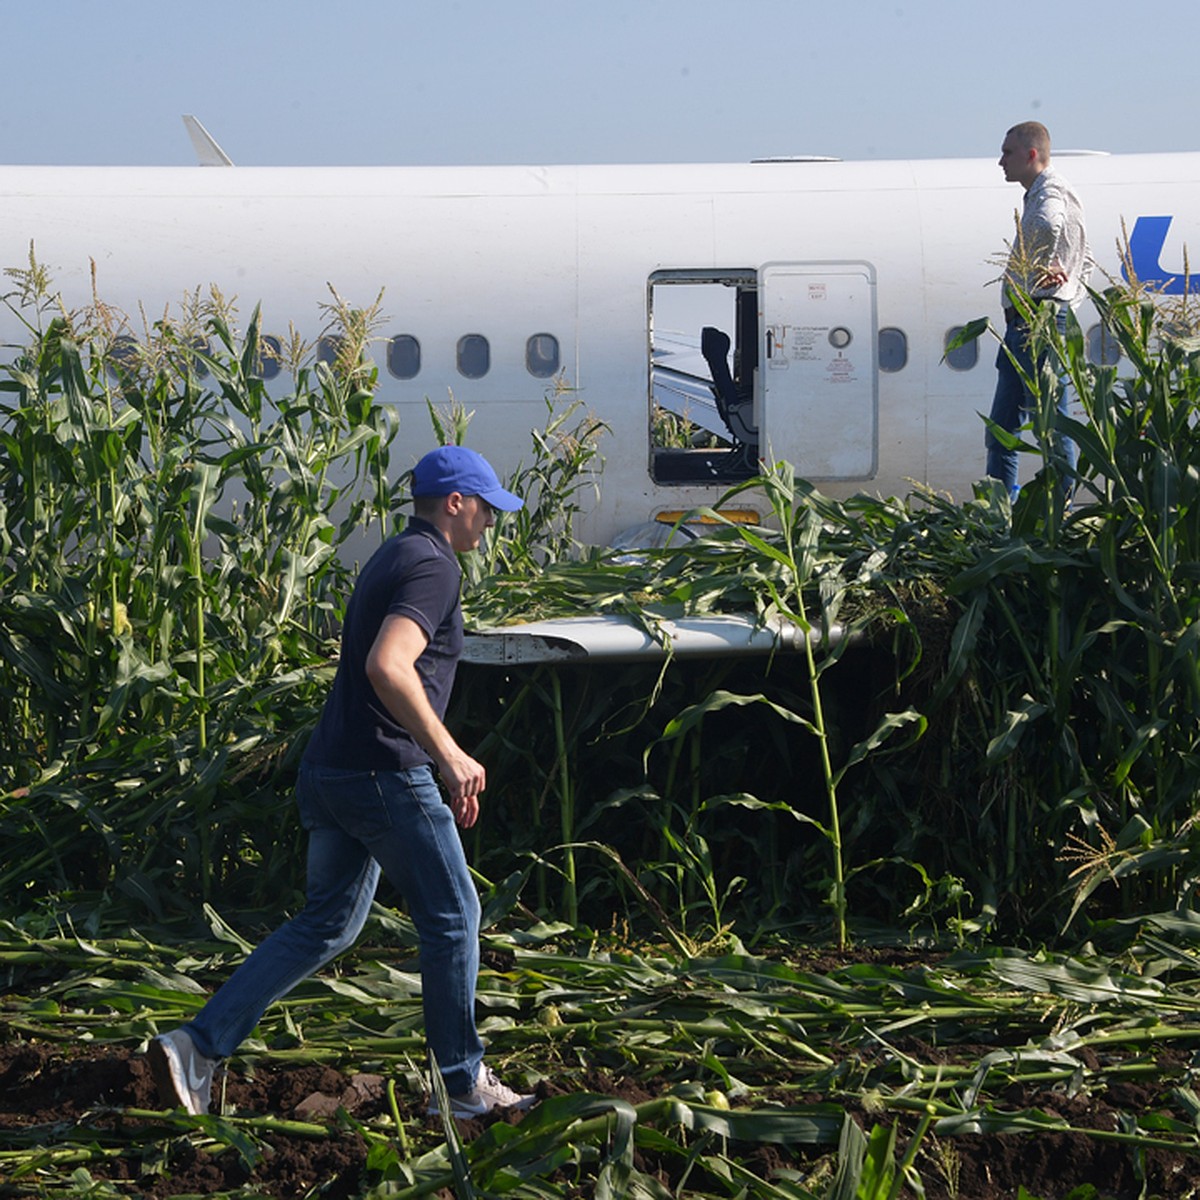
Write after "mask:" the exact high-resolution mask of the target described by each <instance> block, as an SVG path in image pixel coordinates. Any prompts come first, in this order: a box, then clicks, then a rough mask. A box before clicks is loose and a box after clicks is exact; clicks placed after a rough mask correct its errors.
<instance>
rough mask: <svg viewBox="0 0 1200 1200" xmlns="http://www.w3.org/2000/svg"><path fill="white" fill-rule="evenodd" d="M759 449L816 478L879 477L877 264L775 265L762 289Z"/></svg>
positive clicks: (768, 267) (764, 272) (766, 273)
mask: <svg viewBox="0 0 1200 1200" xmlns="http://www.w3.org/2000/svg"><path fill="white" fill-rule="evenodd" d="M758 321H759V349H760V367H761V370H760V378H761V380H762V386H761V388H760V390H759V393H758V394H759V412H758V428H759V453H760V455H761V456H762V457H763V458H766V459H768V460H769V461H787V462H790V463H792V465H793V466H794V467H795V468H796V473H797V474H798V475H800V476H802V477H804V478H806V479H812V480H820V479H870V478H872V477H873V476H874V475H875V473H876V471H877V469H878V465H879V405H878V372H877V371H876V364H875V332H876V331H875V270H874V268H873V267H872V266H871V265H870V263H861V262H845V263H768V264H767V265H766V266H764V267H763V268H762V270H761V272H760V277H759V287H758Z"/></svg>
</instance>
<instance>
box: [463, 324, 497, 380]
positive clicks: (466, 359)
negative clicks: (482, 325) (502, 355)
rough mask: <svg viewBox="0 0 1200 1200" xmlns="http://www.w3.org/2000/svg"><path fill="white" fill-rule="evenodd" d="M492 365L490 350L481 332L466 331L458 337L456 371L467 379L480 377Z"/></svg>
mask: <svg viewBox="0 0 1200 1200" xmlns="http://www.w3.org/2000/svg"><path fill="white" fill-rule="evenodd" d="M491 365H492V350H491V347H490V346H489V345H488V340H487V338H485V337H484V336H483V334H482V333H468V334H465V335H464V336H463V337H460V338H459V339H458V373H459V374H460V375H465V376H466V377H467V378H468V379H482V378H483V377H484V376H485V375H486V374H487V373H488V369H489V368H490V367H491Z"/></svg>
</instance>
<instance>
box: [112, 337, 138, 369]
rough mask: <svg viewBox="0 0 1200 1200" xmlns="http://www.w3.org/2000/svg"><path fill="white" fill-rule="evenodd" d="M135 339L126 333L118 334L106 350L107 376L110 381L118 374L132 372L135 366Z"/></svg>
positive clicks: (136, 344) (136, 348)
mask: <svg viewBox="0 0 1200 1200" xmlns="http://www.w3.org/2000/svg"><path fill="white" fill-rule="evenodd" d="M137 360H138V342H137V338H135V337H130V336H129V335H128V334H127V333H122V334H118V335H117V336H116V337H115V338H113V340H112V345H111V346H109V348H108V374H109V376H110V377H111V378H112V379H116V378H117V374H118V372H125V371H132V370H133V369H134V367H136V366H137Z"/></svg>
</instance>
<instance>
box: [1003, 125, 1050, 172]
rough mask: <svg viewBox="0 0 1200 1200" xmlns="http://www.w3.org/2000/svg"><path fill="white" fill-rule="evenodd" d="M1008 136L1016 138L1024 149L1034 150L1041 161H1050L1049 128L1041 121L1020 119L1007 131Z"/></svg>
mask: <svg viewBox="0 0 1200 1200" xmlns="http://www.w3.org/2000/svg"><path fill="white" fill-rule="evenodd" d="M1008 136H1009V137H1011V138H1016V140H1017V141H1018V142H1019V143H1020V144H1021V145H1022V146H1024V147H1025V149H1026V150H1036V151H1037V152H1038V158H1040V159H1041V160H1042V162H1049V161H1050V130H1048V129H1047V128H1046V127H1045V125H1043V124H1042V123H1041V121H1022V122H1021V123H1020V124H1019V125H1014V126H1013V127H1012V128H1011V129H1010V130H1009V131H1008Z"/></svg>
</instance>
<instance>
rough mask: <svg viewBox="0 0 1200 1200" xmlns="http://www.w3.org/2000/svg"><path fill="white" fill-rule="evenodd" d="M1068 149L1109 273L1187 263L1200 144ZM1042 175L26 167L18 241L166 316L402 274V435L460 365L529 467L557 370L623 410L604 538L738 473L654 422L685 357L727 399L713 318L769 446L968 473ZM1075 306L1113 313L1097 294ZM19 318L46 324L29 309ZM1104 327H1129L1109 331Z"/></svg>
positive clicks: (874, 477)
mask: <svg viewBox="0 0 1200 1200" xmlns="http://www.w3.org/2000/svg"><path fill="white" fill-rule="evenodd" d="M1055 166H1056V167H1057V168H1058V169H1059V170H1060V171H1061V172H1062V173H1063V174H1064V175H1065V176H1066V177H1067V178H1068V179H1069V180H1070V181H1071V183H1072V184H1073V186H1074V187H1075V189H1076V191H1077V192H1078V193H1079V195H1080V197H1081V198H1082V200H1083V203H1084V206H1085V209H1086V215H1087V225H1088V234H1089V240H1090V243H1091V247H1092V252H1093V255H1094V257H1095V260H1096V263H1097V270H1096V272H1095V274H1094V275H1093V280H1092V282H1093V286H1096V285H1099V286H1103V284H1104V277H1105V275H1106V274H1107V275H1108V276H1111V277H1113V278H1120V276H1121V272H1122V261H1121V256H1120V251H1119V247H1120V245H1121V243H1122V230H1123V228H1124V229H1126V230H1128V231H1130V232H1131V234H1132V235H1133V237H1132V241H1133V243H1134V250H1135V255H1134V259H1135V263H1136V264H1137V268H1138V272H1139V273H1140V274H1142V275H1143V277H1145V275H1146V273H1147V272H1149V273H1151V277H1152V278H1157V279H1159V280H1160V281H1161V282H1162V286H1163V287H1164V289H1165V290H1167V291H1171V290H1172V289H1174V290H1175V291H1179V290H1182V288H1183V287H1185V286H1186V282H1185V281H1184V279H1183V264H1184V248H1185V245H1187V244H1191V245H1196V244H1200V237H1198V235H1200V153H1182V154H1154V155H1133V156H1099V155H1098V156H1090V155H1089V156H1079V157H1062V158H1061V159H1056V160H1055ZM1021 198H1022V192H1021V190H1020V188H1019V187H1018V186H1015V185H1012V184H1006V183H1005V182H1004V180H1003V177H1002V175H1001V172H1000V169H999V168H998V167H997V165H996V163H995V162H994V161H993V160H990V159H989V160H956V161H951V160H929V161H913V162H859V163H853V162H815V161H814V162H804V161H795V162H792V161H779V162H764V163H753V164H703V165H674V166H584V167H565V166H563V167H479V168H474V167H461V168H417V167H396V168H366V167H363V168H330V167H321V168H247V167H237V168H212V169H199V168H150V167H146V168H140V167H127V168H101V167H88V168H73V167H6V168H0V266H4V267H20V266H22V265H24V264H25V263H26V261H27V259H28V253H29V245H30V242H31V241H32V242H33V243H34V245H35V250H36V255H37V258H38V260H39V261H40V262H42V263H44V264H45V265H47V266H48V267H49V268H50V269H51V271H52V272H53V275H54V279H55V286H56V288H57V289H59V290H60V291H61V292H62V294H63V298H64V300H65V302H66V303H67V305H68V306H70V307H74V306H83V305H86V304H88V303H90V301H91V298H92V278H91V268H90V261H91V260H94V261H95V266H96V283H97V289H98V293H99V295H100V297H101V298H102V299H103V300H105V301H106V302H107V303H109V304H112V305H115V306H117V307H119V308H120V309H123V310H124V311H125V312H126V313H130V314H137V313H138V311H139V306H141V307H142V308H144V310H145V312H146V313H147V314H148V315H149V317H150V318H151V319H152V320H153V319H154V318H155V317H157V316H158V315H160V314H161V313H162V311H163V309H164V308H165V307H166V306H168V305H171V306H174V305H176V304H177V303H178V302H179V300H180V299H181V297H182V296H183V294H184V293H185V291H187V290H194V289H196V288H197V287H202V288H203V287H207V285H208V284H210V283H212V284H216V285H217V286H218V287H219V288H220V289H221V290H222V291H223V292H224V293H225V294H226V295H232V294H236V296H237V297H238V298H239V302H240V307H241V311H242V313H243V314H244V315H248V312H249V309H250V308H251V307H252V306H253V305H254V304H256V303H261V306H262V312H263V329H264V330H265V331H267V332H269V333H272V334H275V335H277V336H280V337H283V336H285V335H286V333H287V329H288V325H289V323H294V324H295V325H296V326H297V327H298V328H300V329H301V330H303V331H304V332H305V333H306V335H307V336H308V337H310V338H312V339H314V340H315V339H316V337H317V336H318V333H319V331H320V329H321V327H322V317H321V313H320V311H319V306H320V305H322V304H324V303H327V302H328V301H329V299H330V295H329V290H328V285H330V284H331V285H332V286H333V287H334V288H336V290H337V292H338V293H339V294H340V295H341V296H343V297H345V298H346V299H347V300H348V301H349V302H350V303H352V304H355V305H367V304H369V303H370V302H371V301H372V300H374V298H375V297H376V295H377V294H378V293H379V292H380V290H381V289H383V291H384V302H383V312H384V314H385V316H386V319H385V320H384V322H383V324H382V326H381V328H380V331H379V339H380V340H379V341H378V343H377V346H376V351H377V355H376V357H377V361H378V363H379V366H380V392H379V398H380V400H381V401H383V402H385V403H388V404H392V405H394V406H395V407H396V409H397V411H398V413H399V415H400V432H399V435H398V438H399V444H398V446H397V447H395V448H394V449H395V453H394V461H398V462H401V463H402V464H404V465H407V463H408V461H410V460H411V461H415V459H416V458H417V457H419V455H420V454H421V453H422V452H423V451H424V450H426V449H427V448H428V447H429V444H430V441H431V431H430V428H429V422H428V416H427V413H426V404H425V401H426V397H428V398H429V399H431V400H433V401H434V402H435V403H442V402H444V401H445V400H446V398H447V393H448V390H449V391H452V392H453V394H454V397H455V398H456V400H457V401H458V402H460V403H461V404H462V405H463V406H464V407H465V408H466V409H467V410H471V411H473V412H474V417H473V418H472V422H471V426H470V432H469V435H468V442H469V444H471V445H474V446H476V447H477V448H480V449H482V450H484V451H485V453H487V454H488V456H489V457H490V458H491V459H492V460H493V462H494V463H495V465H496V467H497V469H498V470H500V471H501V473H504V472H505V471H507V470H511V469H512V468H513V467H515V466H516V464H517V462H518V461H520V460H525V461H528V459H529V457H530V439H529V431H530V430H531V429H533V428H535V427H540V426H541V424H542V423H543V422H544V419H545V411H546V410H545V403H544V395H545V393H546V390H547V388H548V387H549V386H551V385H552V384H553V382H554V379H555V378H556V377H559V376H561V377H563V378H564V379H565V381H566V383H568V384H569V385H570V386H571V387H572V388H574V389H577V394H578V396H579V397H580V398H581V399H582V400H583V401H584V402H585V404H586V405H587V406H588V407H589V408H590V409H591V410H592V411H593V412H594V413H595V415H596V416H598V417H600V418H601V419H603V420H604V421H605V422H606V423H607V424H608V426H609V427H610V429H611V430H612V435H611V437H610V438H609V439H608V440H606V442H605V443H604V446H603V455H604V458H605V466H604V472H603V476H602V480H601V497H600V500H599V502H598V503H597V505H596V507H595V509H594V511H593V512H591V513H590V514H589V516H588V518H587V520H586V522H585V524H584V526H583V528H582V530H581V532H582V533H583V534H584V536H586V537H588V538H589V539H592V540H604V539H607V538H608V537H610V536H611V535H612V534H613V533H614V532H615V531H617V530H620V529H622V528H625V527H628V526H632V525H635V524H637V523H639V522H642V521H645V520H647V519H649V518H651V517H653V516H654V515H655V514H657V513H662V512H674V511H679V510H681V509H686V508H690V507H693V506H696V505H700V504H707V503H711V502H712V500H713V499H714V498H715V497H716V496H717V495H719V494H720V492H721V491H722V490H724V487H725V486H727V484H728V482H729V478H730V474H729V471H727V470H726V468H725V467H724V466H723V465H722V461H721V457H720V455H719V454H712V453H708V454H705V453H704V452H699V453H697V452H695V451H692V450H688V449H680V448H679V447H669V446H665V445H661V444H657V443H656V441H655V438H656V436H657V435H655V434H654V433H652V430H653V429H654V428H655V421H654V419H653V417H654V407H655V404H656V403H657V404H659V405H660V406H662V405H665V406H667V407H670V402H669V401H668V400H666V399H665V397H667V396H669V395H670V394H671V387H670V386H669V385H670V384H671V381H672V380H673V379H674V380H678V381H681V383H682V384H683V385H684V386H683V390H682V392H680V393H678V394H677V398H678V395H682V396H683V407H684V409H685V410H686V406H687V404H688V403H689V401H688V386H687V385H689V381H690V386H691V397H692V400H691V402H694V403H695V404H696V406H697V415H699V410H700V408H701V407H703V406H704V404H706V403H708V402H709V401H710V400H711V396H710V395H709V387H708V383H709V380H708V370H707V368H706V367H704V366H703V365H702V360H701V359H699V358H698V356H697V355H695V354H693V356H692V359H691V360H690V361H689V359H688V357H687V354H686V347H687V346H688V345H689V344H690V345H692V346H693V347H698V346H699V343H700V332H701V326H702V325H703V326H715V327H718V328H720V327H723V329H724V332H725V333H727V334H728V335H729V337H730V345H731V352H730V353H731V358H730V360H729V362H730V366H731V369H732V372H733V376H734V379H735V382H736V386H737V388H738V389H739V391H740V396H741V399H742V400H743V401H744V402H745V405H744V413H745V417H746V419H747V421H749V422H750V423H751V425H752V426H753V429H754V431H755V433H754V434H753V435H752V436H755V437H756V438H757V441H756V442H753V443H752V444H751V450H752V457H754V458H755V459H757V457H758V456H761V457H763V458H767V459H772V458H779V459H788V460H789V461H792V462H793V463H795V465H796V467H797V470H798V471H799V472H800V473H801V474H804V475H806V476H807V477H809V478H812V479H814V480H815V481H818V483H819V486H820V487H821V488H822V490H824V491H826V492H828V493H830V494H833V495H847V494H850V493H852V492H856V491H869V492H878V493H881V494H884V495H887V494H894V493H903V492H905V491H907V490H908V489H909V486H910V484H909V482H908V481H910V480H915V481H919V482H921V483H924V484H928V485H930V486H932V487H935V488H937V489H940V490H945V491H949V492H950V493H952V494H953V495H954V496H956V497H962V496H965V495H967V494H968V493H969V489H970V485H971V483H972V481H974V480H975V479H977V478H979V477H980V476H981V475H982V474H983V423H982V421H981V419H980V416H979V414H980V413H981V412H984V413H986V412H987V410H988V409H989V407H990V401H991V394H992V389H993V386H994V381H995V373H994V370H993V363H994V351H993V347H994V343H993V342H987V341H984V342H981V343H980V344H979V352H978V353H977V354H976V355H975V356H974V357H973V356H972V354H971V353H970V352H969V351H968V352H967V353H965V354H964V353H960V354H958V355H956V356H954V357H953V358H952V359H951V361H949V362H947V361H944V360H943V354H944V348H945V344H946V341H947V337H948V335H949V334H950V333H951V331H953V330H955V329H957V328H958V327H960V326H962V325H964V324H965V323H966V322H968V321H969V320H971V319H973V318H975V317H979V316H982V315H990V316H992V317H993V318H994V319H998V318H999V313H1000V292H999V288H998V287H997V286H994V281H995V280H996V279H997V278H998V277H999V275H1000V273H1001V270H1002V266H1001V264H1002V260H1003V256H1004V254H1005V250H1006V244H1007V242H1009V241H1011V238H1012V231H1013V214H1014V210H1016V209H1017V208H1018V207H1019V205H1020V203H1021ZM1168 218H1169V220H1168ZM1080 320H1081V323H1082V324H1083V326H1084V328H1085V330H1089V329H1090V328H1091V327H1093V326H1095V324H1096V315H1095V313H1094V311H1093V310H1092V308H1091V306H1090V304H1089V305H1086V306H1085V307H1084V309H1082V310H1081V312H1080ZM689 322H693V323H692V324H689ZM0 340H2V341H4V342H6V343H9V344H12V343H14V342H19V341H21V340H23V339H22V336H21V333H20V330H19V328H18V326H17V325H16V322H15V321H12V320H10V321H8V322H7V323H6V324H4V325H3V326H2V327H0ZM1093 344H1094V349H1095V353H1096V355H1098V356H1102V355H1103V354H1104V353H1105V352H1106V348H1105V346H1104V342H1103V339H1102V338H1101V337H1100V336H1099V334H1098V331H1097V332H1095V333H1094V337H1093ZM680 347H683V348H684V349H683V351H681V350H680ZM697 363H699V364H701V365H700V366H699V369H698V370H697V369H695V367H696V364H697ZM677 411H678V407H677ZM707 420H709V421H710V422H711V420H712V418H711V415H710V416H709V417H708V418H707ZM700 423H701V424H703V423H704V420H701V421H700ZM735 441H736V439H735ZM406 451H407V453H406ZM733 474H734V475H735V476H736V468H734V469H733Z"/></svg>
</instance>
